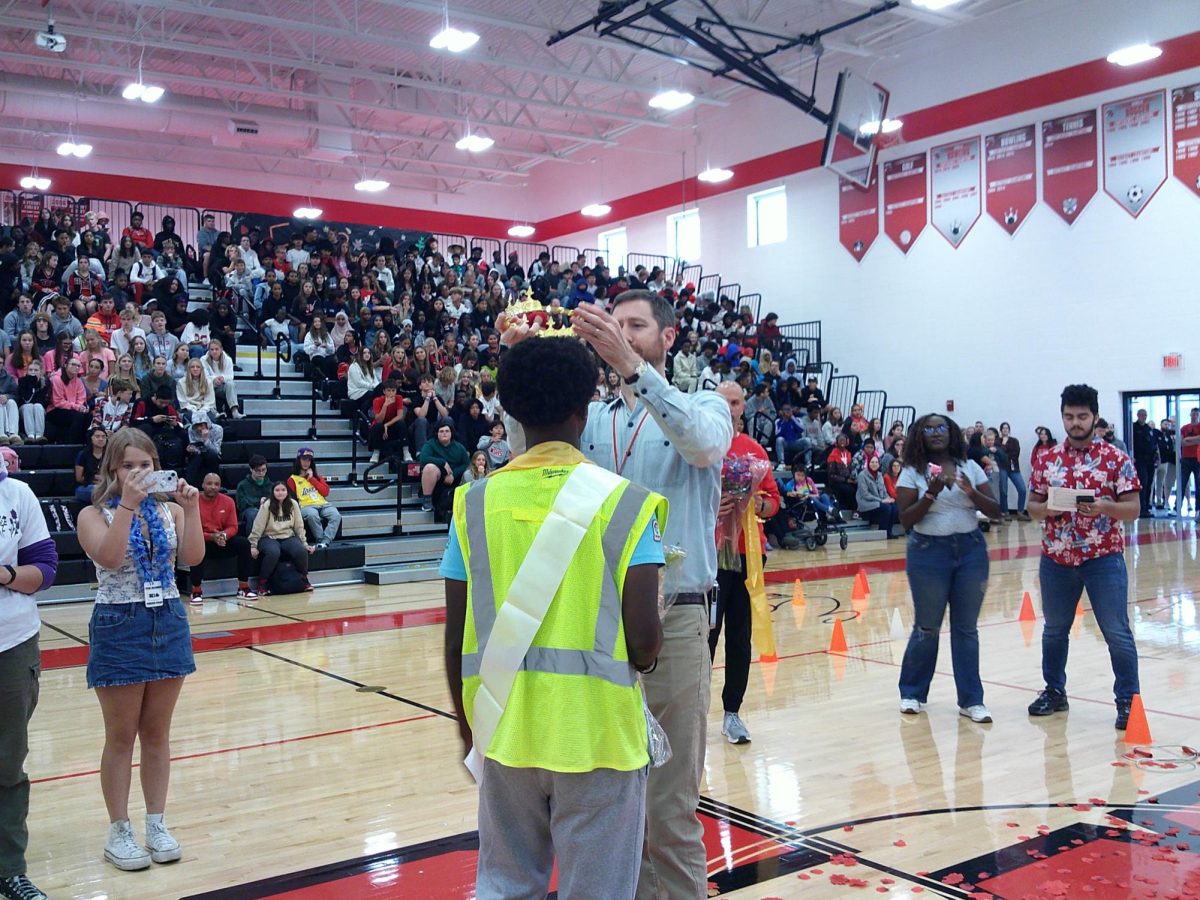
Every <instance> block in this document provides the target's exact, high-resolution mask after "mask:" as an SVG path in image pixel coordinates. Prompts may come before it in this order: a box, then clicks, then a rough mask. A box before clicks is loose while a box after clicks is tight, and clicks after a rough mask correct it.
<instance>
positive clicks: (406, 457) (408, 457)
mask: <svg viewBox="0 0 1200 900" xmlns="http://www.w3.org/2000/svg"><path fill="white" fill-rule="evenodd" d="M404 461H405V462H406V463H410V462H413V457H412V451H411V450H409V449H408V448H407V447H405V448H404Z"/></svg>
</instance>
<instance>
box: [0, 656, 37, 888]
mask: <svg viewBox="0 0 1200 900" xmlns="http://www.w3.org/2000/svg"><path fill="white" fill-rule="evenodd" d="M41 670H42V666H41V655H40V654H39V652H38V638H37V635H36V634H35V635H34V636H33V637H31V638H29V639H28V640H27V641H24V642H23V643H20V644H17V646H15V647H10V648H9V649H8V650H5V651H3V652H0V721H2V722H3V723H4V725H3V726H2V727H0V878H7V877H9V876H10V875H24V874H25V848H26V846H27V845H28V843H29V830H28V828H27V827H26V825H25V819H26V817H27V816H28V814H29V776H28V775H26V774H25V757H26V755H27V754H28V752H29V719H30V717H31V716H32V715H33V710H34V708H35V707H37V703H38V676H39V675H40V674H41Z"/></svg>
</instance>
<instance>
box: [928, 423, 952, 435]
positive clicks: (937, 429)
mask: <svg viewBox="0 0 1200 900" xmlns="http://www.w3.org/2000/svg"><path fill="white" fill-rule="evenodd" d="M949 430H950V428H949V426H947V425H926V426H925V427H924V428H923V429H922V431H924V432H925V433H926V434H946V432H948V431H949Z"/></svg>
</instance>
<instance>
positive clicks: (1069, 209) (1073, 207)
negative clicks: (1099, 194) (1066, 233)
mask: <svg viewBox="0 0 1200 900" xmlns="http://www.w3.org/2000/svg"><path fill="white" fill-rule="evenodd" d="M1062 206H1063V212H1064V213H1066V214H1067V215H1068V216H1073V215H1075V212H1076V211H1077V210H1078V209H1079V198H1078V197H1068V198H1067V199H1066V200H1064V201H1063V204H1062Z"/></svg>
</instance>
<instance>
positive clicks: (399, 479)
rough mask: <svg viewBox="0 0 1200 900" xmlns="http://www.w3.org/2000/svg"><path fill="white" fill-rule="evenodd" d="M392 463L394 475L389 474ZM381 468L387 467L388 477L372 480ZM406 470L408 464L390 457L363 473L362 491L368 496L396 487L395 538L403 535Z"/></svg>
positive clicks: (396, 457) (368, 467) (399, 458)
mask: <svg viewBox="0 0 1200 900" xmlns="http://www.w3.org/2000/svg"><path fill="white" fill-rule="evenodd" d="M356 443H357V442H356ZM392 463H395V465H396V473H395V474H394V475H393V474H392V472H391V466H392ZM381 467H387V469H386V471H387V473H388V477H386V478H379V479H374V480H372V478H371V473H372V472H374V471H375V470H376V469H378V468H381ZM407 470H408V463H406V462H405V461H404V460H403V459H402V458H401V457H398V456H395V455H392V456H388V457H384V458H383V459H380V460H379V462H377V463H371V464H370V465H369V466H367V468H366V469H365V470H364V471H363V483H362V489H363V491H365V492H366V493H368V494H380V493H382V492H383V491H386V490H387V489H388V488H390V487H391V486H392V485H395V486H396V521H395V523H394V524H393V525H392V534H393V535H395V536H396V537H402V536H403V535H404V475H405V472H406V471H407Z"/></svg>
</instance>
